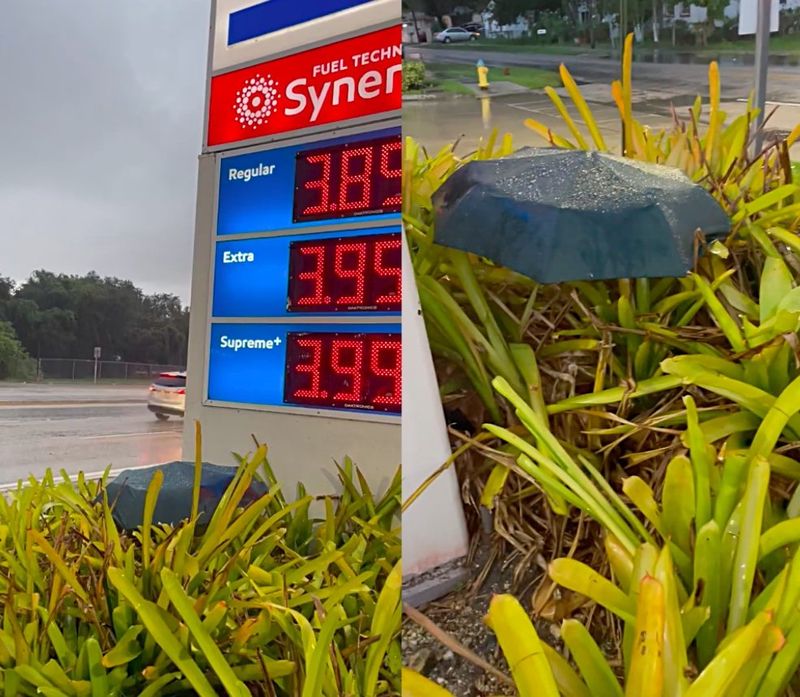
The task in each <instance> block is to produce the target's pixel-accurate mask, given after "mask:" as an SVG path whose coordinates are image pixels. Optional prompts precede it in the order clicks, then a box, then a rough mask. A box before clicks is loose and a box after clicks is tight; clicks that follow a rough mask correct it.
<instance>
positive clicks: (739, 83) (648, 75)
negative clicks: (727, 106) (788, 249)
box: [408, 46, 800, 104]
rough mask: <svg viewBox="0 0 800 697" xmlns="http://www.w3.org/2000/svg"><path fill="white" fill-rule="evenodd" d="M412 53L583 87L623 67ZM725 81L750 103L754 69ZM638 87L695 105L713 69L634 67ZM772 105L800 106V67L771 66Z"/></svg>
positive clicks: (730, 70)
mask: <svg viewBox="0 0 800 697" xmlns="http://www.w3.org/2000/svg"><path fill="white" fill-rule="evenodd" d="M408 52H410V53H414V52H418V53H419V54H420V55H421V56H422V58H423V59H424V60H426V61H434V62H455V63H468V64H471V65H474V64H475V62H476V61H477V60H478V59H483V60H484V61H485V62H486V64H487V65H488V66H489V67H492V66H493V65H494V66H497V65H509V66H513V65H520V66H531V67H535V68H544V69H547V70H558V66H559V65H560V64H561V63H564V64H565V65H566V66H567V68H569V70H570V72H571V73H572V75H573V77H574V78H575V79H576V80H578V81H581V82H603V83H606V84H608V83H610V82H611V81H612V80H615V79H618V78H619V72H620V68H619V63H618V62H617V61H616V60H612V59H607V58H595V57H592V56H591V55H586V54H583V55H576V56H571V55H552V54H537V53H518V52H508V53H506V52H500V51H481V50H480V48H474V49H472V48H460V47H459V48H449V47H448V48H437V49H430V48H420V47H417V46H414V47H413V48H411V47H409V48H408ZM720 79H721V83H722V98H723V99H737V98H746V97H747V96H748V94H749V92H750V91H751V90H752V89H753V79H754V72H753V66H752V65H744V64H742V63H741V62H737V61H734V60H727V59H724V58H723V59H722V60H721V61H720ZM633 84H634V87H636V86H637V85H638V86H639V87H642V86H643V85H646V86H647V87H648V88H650V89H652V88H659V89H663V90H664V91H665V92H667V93H668V94H670V95H671V96H672V97H673V99H675V100H676V101H678V102H680V101H683V100H682V99H680V98H681V97H683V98H684V99H687V100H689V101H688V102H687V103H688V104H690V103H691V100H693V99H694V97H695V96H696V95H698V94H707V93H708V65H707V64H687V65H681V64H668V65H665V64H656V63H639V62H635V63H634V64H633ZM767 99H770V100H776V101H781V102H791V103H794V102H800V67H798V66H770V68H769V73H768V79H767Z"/></svg>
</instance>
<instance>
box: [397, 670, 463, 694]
mask: <svg viewBox="0 0 800 697" xmlns="http://www.w3.org/2000/svg"><path fill="white" fill-rule="evenodd" d="M402 685H403V687H402V697H455V695H453V693H452V692H449V691H448V690H445V689H444V688H443V687H440V686H439V685H437V684H436V683H435V682H433V680H428V678H426V677H425V676H424V675H420V674H419V673H417V671H415V670H411V668H403V670H402Z"/></svg>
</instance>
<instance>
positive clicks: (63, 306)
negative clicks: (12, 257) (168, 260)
mask: <svg viewBox="0 0 800 697" xmlns="http://www.w3.org/2000/svg"><path fill="white" fill-rule="evenodd" d="M4 280H5V279H2V278H0V320H2V319H5V320H7V321H9V322H11V324H12V325H13V327H14V329H15V331H16V334H17V336H18V338H19V340H20V342H21V343H22V345H23V346H24V348H25V349H26V350H27V351H28V353H30V354H31V355H33V356H35V357H37V358H57V357H64V358H91V356H92V349H93V347H95V346H100V347H101V348H102V349H103V354H104V355H105V356H119V357H120V358H121V359H123V360H127V361H134V362H149V363H170V364H176V365H183V364H184V363H185V361H186V344H187V340H188V334H189V311H188V309H187V308H184V307H183V306H182V304H181V301H180V299H179V298H177V297H176V296H173V295H166V294H156V295H145V294H144V293H143V292H142V291H141V290H140V289H139V288H137V287H136V286H135V285H134V284H133V283H131V282H130V281H126V280H122V279H118V278H101V277H100V276H99V275H97V274H96V273H89V274H87V275H85V276H69V275H66V274H54V273H52V272H49V271H44V270H39V271H36V272H35V273H33V274H32V275H31V277H30V278H29V279H28V280H27V281H26V282H25V283H23V284H22V285H21V286H20V287H19V288H14V287H13V284H11V283H10V282H9V283H5V284H4V283H3V281H4Z"/></svg>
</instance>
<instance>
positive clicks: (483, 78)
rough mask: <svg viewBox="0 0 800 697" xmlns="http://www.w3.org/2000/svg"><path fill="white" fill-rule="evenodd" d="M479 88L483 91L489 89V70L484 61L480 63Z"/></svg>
mask: <svg viewBox="0 0 800 697" xmlns="http://www.w3.org/2000/svg"><path fill="white" fill-rule="evenodd" d="M477 68H478V87H480V88H481V89H482V90H488V89H489V68H487V67H486V64H485V63H484V62H483V60H479V61H478V66H477Z"/></svg>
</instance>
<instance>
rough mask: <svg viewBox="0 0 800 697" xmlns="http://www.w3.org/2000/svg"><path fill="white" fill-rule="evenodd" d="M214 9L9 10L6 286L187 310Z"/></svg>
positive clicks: (121, 2)
mask: <svg viewBox="0 0 800 697" xmlns="http://www.w3.org/2000/svg"><path fill="white" fill-rule="evenodd" d="M209 4H210V3H209V0H71V1H69V2H67V1H66V0H2V16H1V17H0V133H2V136H0V276H11V277H12V278H14V279H16V280H18V281H22V280H24V279H26V278H27V277H28V276H29V275H30V273H31V271H33V270H35V269H40V268H44V269H47V270H50V271H56V272H64V273H77V274H82V273H85V272H87V271H90V270H94V271H97V273H98V274H100V275H101V276H118V277H120V278H126V279H130V280H132V281H134V282H135V283H136V284H137V285H139V286H140V287H141V288H143V289H144V290H145V291H146V292H149V293H152V292H169V293H175V294H177V295H180V296H181V298H183V300H184V301H185V302H188V299H189V287H190V276H191V254H192V238H193V234H194V205H195V186H196V181H197V155H198V153H199V151H200V145H201V137H202V123H203V100H204V96H205V69H206V52H207V46H208V20H209Z"/></svg>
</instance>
